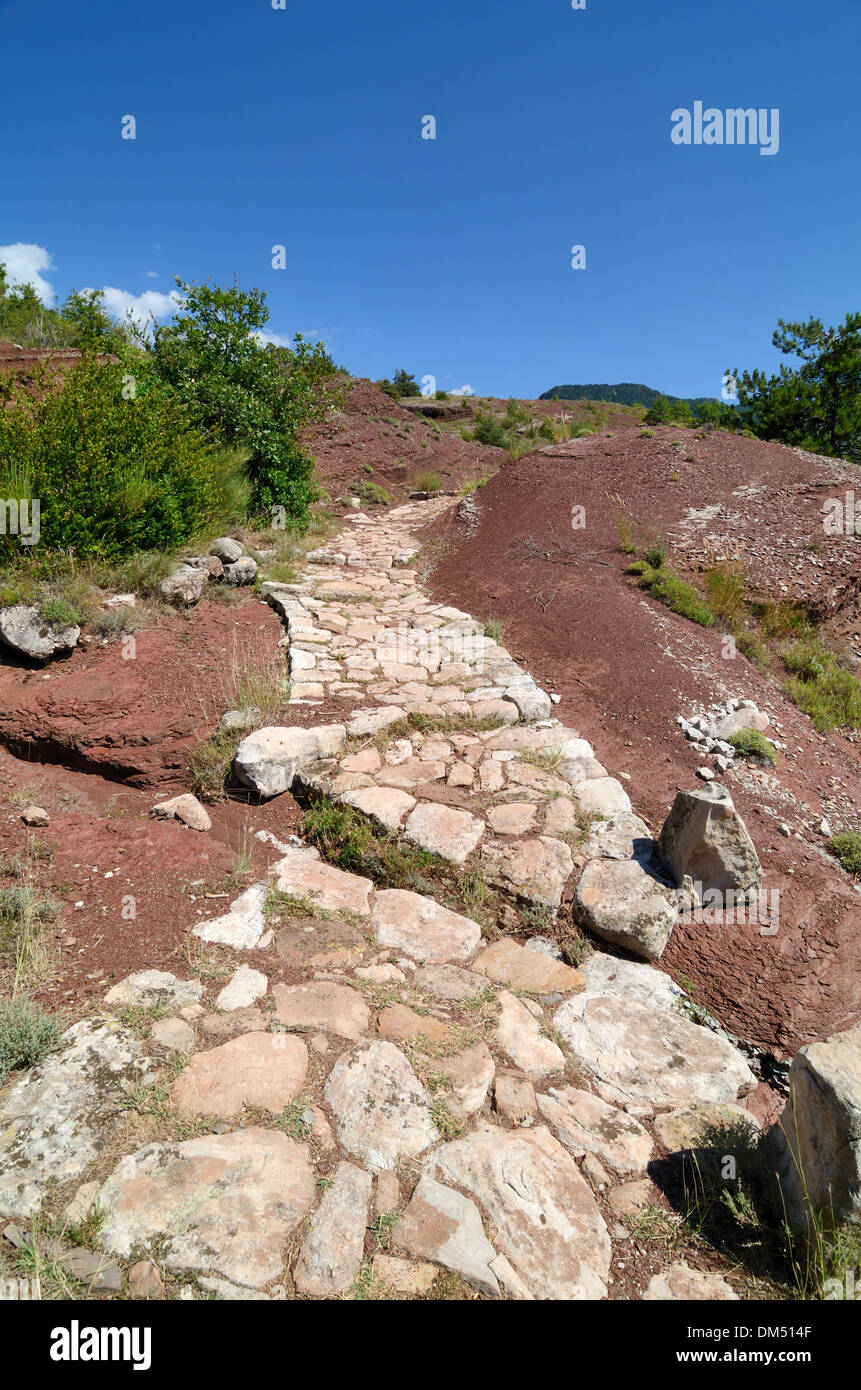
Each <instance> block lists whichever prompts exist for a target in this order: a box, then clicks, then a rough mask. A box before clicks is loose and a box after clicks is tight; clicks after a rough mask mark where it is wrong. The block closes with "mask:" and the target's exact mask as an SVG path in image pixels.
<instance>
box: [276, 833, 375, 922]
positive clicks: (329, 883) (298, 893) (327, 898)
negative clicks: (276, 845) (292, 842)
mask: <svg viewBox="0 0 861 1390" xmlns="http://www.w3.org/2000/svg"><path fill="white" fill-rule="evenodd" d="M270 875H271V877H272V879H273V887H275V888H276V889H277V890H278V891H279V892H280V893H286V894H287V895H288V896H289V897H291V898H305V899H307V900H308V901H309V902H312V903H316V904H317V905H318V906H320V907H324V908H326V909H327V910H328V911H330V912H344V911H348V912H355V913H357V914H358V915H359V916H360V917H369V916H370V914H371V895H372V893H373V888H374V885H373V884H372V882H371V880H370V879H369V878H360V877H359V875H358V874H348V873H345V872H344V870H343V869H335V868H333V867H332V866H331V865H330V864H324V863H323V861H322V860H321V859H320V857H319V855H318V854H317V851H316V850H314V851H311V852H309V851H308V850H307V849H295V850H290V851H289V853H287V854H286V855H285V856H284V858H283V859H280V860H279V861H278V863H277V864H275V865H274V867H273V868H272V869H271V870H270Z"/></svg>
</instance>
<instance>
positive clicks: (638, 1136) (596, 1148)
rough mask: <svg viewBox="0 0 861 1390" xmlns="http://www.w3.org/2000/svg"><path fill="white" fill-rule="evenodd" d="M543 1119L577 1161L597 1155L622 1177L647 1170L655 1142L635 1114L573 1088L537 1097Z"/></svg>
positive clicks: (568, 1087) (553, 1091)
mask: <svg viewBox="0 0 861 1390" xmlns="http://www.w3.org/2000/svg"><path fill="white" fill-rule="evenodd" d="M538 1108H539V1110H540V1111H541V1114H542V1115H543V1117H544V1119H545V1120H546V1121H547V1123H548V1124H549V1125H550V1127H551V1129H552V1130H553V1131H554V1132H555V1134H556V1137H557V1138H558V1139H560V1140H561V1142H562V1143H563V1144H564V1145H565V1147H566V1149H570V1150H571V1152H572V1153H573V1154H574V1156H575V1157H576V1158H581V1157H583V1156H584V1155H585V1154H594V1155H595V1156H596V1157H597V1158H598V1159H599V1160H600V1161H601V1163H604V1164H606V1165H607V1166H608V1167H609V1168H612V1170H613V1172H614V1173H616V1174H617V1175H618V1176H619V1177H621V1178H632V1177H635V1176H637V1175H638V1174H640V1173H644V1172H645V1171H646V1165H647V1163H648V1162H649V1159H650V1158H651V1156H652V1140H651V1136H650V1135H649V1134H648V1132H647V1131H646V1130H645V1129H643V1126H642V1125H641V1124H638V1122H637V1121H636V1120H635V1119H634V1117H633V1116H632V1115H626V1114H625V1113H624V1112H623V1111H621V1110H618V1109H616V1107H615V1106H612V1105H608V1104H607V1102H606V1101H603V1100H601V1098H600V1096H593V1095H592V1094H591V1093H590V1092H589V1091H578V1090H575V1089H574V1087H573V1086H566V1087H564V1088H563V1089H562V1090H555V1089H553V1088H551V1089H550V1093H549V1095H546V1096H539V1097H538Z"/></svg>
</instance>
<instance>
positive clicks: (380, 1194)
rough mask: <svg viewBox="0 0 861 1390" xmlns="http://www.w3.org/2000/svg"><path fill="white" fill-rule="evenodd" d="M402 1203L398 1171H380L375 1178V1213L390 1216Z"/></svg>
mask: <svg viewBox="0 0 861 1390" xmlns="http://www.w3.org/2000/svg"><path fill="white" fill-rule="evenodd" d="M400 1205H401V1185H400V1183H399V1182H398V1178H397V1174H396V1173H386V1172H383V1173H378V1174H377V1176H376V1178H375V1180H374V1213H375V1215H377V1216H388V1215H389V1214H390V1213H391V1212H393V1211H398V1209H399V1208H400Z"/></svg>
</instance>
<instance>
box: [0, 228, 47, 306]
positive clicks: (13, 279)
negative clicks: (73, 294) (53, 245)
mask: <svg viewBox="0 0 861 1390" xmlns="http://www.w3.org/2000/svg"><path fill="white" fill-rule="evenodd" d="M0 263H2V264H3V265H5V267H6V279H7V280H8V282H9V284H10V285H32V286H33V288H34V289H35V291H36V293H37V294H38V296H39V298H40V299H41V301H42V303H43V304H48V303H49V302H50V301H51V300H52V299H53V298H54V287H53V285H50V284H49V283H48V281H47V280H44V279H43V278H42V276H41V275H40V273H39V272H40V271H42V270H56V266H55V265H54V262H53V261H52V260H51V253H50V251H46V250H45V247H44V246H36V245H35V244H34V243H33V242H28V241H15V242H13V243H12V244H11V245H10V246H0Z"/></svg>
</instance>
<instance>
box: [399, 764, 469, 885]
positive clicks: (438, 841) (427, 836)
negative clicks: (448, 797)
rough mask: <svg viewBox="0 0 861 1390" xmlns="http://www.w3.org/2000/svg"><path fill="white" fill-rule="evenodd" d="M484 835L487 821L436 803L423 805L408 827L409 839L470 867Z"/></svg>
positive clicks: (412, 815) (412, 816)
mask: <svg viewBox="0 0 861 1390" xmlns="http://www.w3.org/2000/svg"><path fill="white" fill-rule="evenodd" d="M431 766H433V764H431ZM483 834H484V821H481V820H478V819H477V817H475V816H472V815H470V814H469V812H468V811H456V810H454V809H453V808H452V807H451V806H442V805H439V804H438V803H436V802H432V801H422V802H419V804H418V806H416V808H415V810H414V811H413V812H412V813H411V814H410V817H409V819H408V820H407V823H406V825H405V827H404V835H405V837H406V839H408V840H411V841H412V842H413V844H416V845H418V846H419V847H420V848H421V849H425V850H428V851H429V852H430V853H431V854H439V855H441V857H442V858H443V859H449V860H451V861H452V862H453V863H455V864H465V863H466V861H467V859H468V858H469V856H470V854H472V852H473V850H474V849H475V848H476V847H477V846H478V843H479V841H480V840H481V837H482V836H483Z"/></svg>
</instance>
